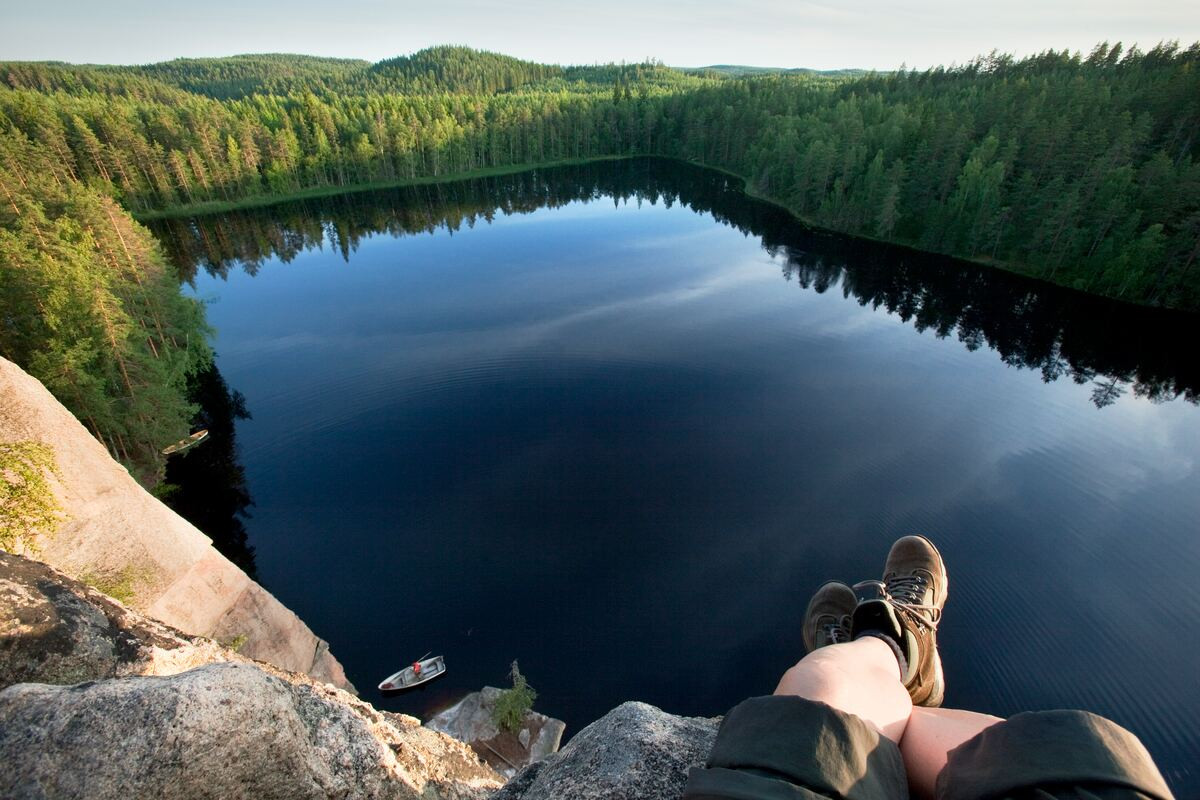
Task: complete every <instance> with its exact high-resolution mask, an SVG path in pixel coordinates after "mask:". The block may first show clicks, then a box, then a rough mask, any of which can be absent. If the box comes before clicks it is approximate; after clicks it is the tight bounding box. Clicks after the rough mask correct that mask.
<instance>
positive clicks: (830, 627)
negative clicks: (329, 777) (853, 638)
mask: <svg viewBox="0 0 1200 800" xmlns="http://www.w3.org/2000/svg"><path fill="white" fill-rule="evenodd" d="M821 629H822V630H823V631H824V632H825V635H826V636H827V637H829V642H830V644H841V643H842V642H848V641H850V618H849V617H834V618H832V619H830V620H829V621H828V622H826V623H824V624H822V625H821Z"/></svg>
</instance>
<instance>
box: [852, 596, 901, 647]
mask: <svg viewBox="0 0 1200 800" xmlns="http://www.w3.org/2000/svg"><path fill="white" fill-rule="evenodd" d="M854 594H855V595H856V596H857V597H858V605H857V606H856V607H855V609H854V616H853V617H851V620H850V632H851V634H852V635H853V636H854V638H856V639H857V638H858V636H859V635H860V634H863V633H866V632H867V631H874V632H876V633H882V634H884V635H886V636H887V637H888V638H890V639H892V640H893V641H895V642H896V644H898V645H900V646H901V647H903V646H904V628H903V627H902V626H901V625H900V620H899V619H897V617H896V611H895V609H894V608H892V604H891V602H890V600H889V597H888V593H887V588H886V587H885V586H884V585H883V584H882V583H880V582H879V581H864V582H862V583H859V584H856V585H855V587H854Z"/></svg>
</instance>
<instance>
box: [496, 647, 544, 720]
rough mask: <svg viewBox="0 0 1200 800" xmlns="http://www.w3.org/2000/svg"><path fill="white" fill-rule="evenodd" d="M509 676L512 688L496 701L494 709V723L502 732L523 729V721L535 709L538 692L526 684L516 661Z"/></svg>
mask: <svg viewBox="0 0 1200 800" xmlns="http://www.w3.org/2000/svg"><path fill="white" fill-rule="evenodd" d="M509 675H510V676H511V677H512V688H511V689H506V690H505V691H503V692H502V693H501V694H500V697H498V698H497V699H496V705H495V706H494V707H493V708H492V721H493V722H495V723H496V725H497V726H499V727H500V729H501V730H505V731H509V732H512V731H515V730H517V729H518V728H520V727H521V721H522V720H523V719H525V715H526V714H527V713H529V710H530V709H532V708H533V701H534V700H536V699H537V692H535V691H534V690H533V687H532V686H530V685H529V684H528V683H526V682H525V676H524V675H522V674H521V670H520V668H519V667H518V666H517V662H516V661H514V662H512V669H511V670H510V671H509Z"/></svg>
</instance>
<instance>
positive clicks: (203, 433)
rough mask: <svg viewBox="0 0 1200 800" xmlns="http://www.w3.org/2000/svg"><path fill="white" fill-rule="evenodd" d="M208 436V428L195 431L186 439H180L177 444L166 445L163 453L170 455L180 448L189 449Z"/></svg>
mask: <svg viewBox="0 0 1200 800" xmlns="http://www.w3.org/2000/svg"><path fill="white" fill-rule="evenodd" d="M207 438H208V429H207V428H206V429H204V430H200V431H196V432H195V433H193V434H192V435H191V436H189V437H187V438H186V439H180V440H179V441H178V442H176V443H175V444H173V445H169V446H167V447H164V448H163V449H162V452H163V455H164V456H169V455H171V454H172V453H178V452H179V451H180V450H187V449H188V448H189V447H191V446H192V445H196V444H200V442H203V441H204V440H205V439H207Z"/></svg>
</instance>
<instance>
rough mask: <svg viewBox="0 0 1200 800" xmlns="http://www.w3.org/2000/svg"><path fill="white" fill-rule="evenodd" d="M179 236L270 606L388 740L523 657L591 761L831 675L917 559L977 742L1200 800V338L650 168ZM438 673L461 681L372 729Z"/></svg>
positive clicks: (292, 214)
mask: <svg viewBox="0 0 1200 800" xmlns="http://www.w3.org/2000/svg"><path fill="white" fill-rule="evenodd" d="M614 194H615V195H618V196H619V197H618V198H617V199H614V196H613V195H614ZM447 223H448V224H449V227H447ZM452 229H453V230H452ZM159 233H160V236H163V237H164V238H165V239H166V240H167V242H168V243H169V245H170V246H171V247H172V248H173V250H174V252H175V257H176V258H177V259H178V260H179V261H180V262H181V263H182V264H183V265H184V268H185V269H187V268H195V267H196V266H197V265H199V266H200V267H207V269H199V270H198V272H197V274H196V276H195V278H194V291H195V294H196V295H197V296H199V297H201V298H204V299H206V300H207V301H209V302H210V306H209V319H210V321H211V322H212V324H213V325H214V326H215V327H216V329H217V336H216V343H215V346H216V350H217V352H218V354H219V358H218V366H219V367H220V369H221V371H222V373H223V374H224V377H225V379H226V380H227V381H228V383H229V384H230V386H232V387H234V388H235V389H237V390H240V391H241V392H242V393H243V394H244V395H245V397H246V402H247V406H248V408H249V410H250V412H251V413H252V414H253V419H252V420H250V421H246V422H242V423H240V425H239V429H238V430H239V437H240V442H241V455H242V460H243V462H244V464H245V468H246V473H247V477H248V484H249V488H250V491H251V494H252V495H253V497H254V500H255V503H256V505H255V507H254V508H253V512H252V513H253V517H252V518H251V519H249V520H248V521H246V527H247V529H248V531H249V536H250V542H251V544H253V546H254V547H255V548H256V550H257V566H258V573H259V575H260V577H261V579H262V581H263V582H264V583H265V584H266V585H267V587H268V588H269V589H270V590H271V591H272V592H273V593H274V594H275V595H277V596H278V597H279V598H280V599H281V600H282V601H283V602H284V603H286V604H287V605H289V606H290V607H291V608H293V609H294V610H295V611H296V612H297V613H298V614H299V615H300V616H301V617H302V618H303V619H304V620H305V621H306V622H307V623H308V624H309V625H310V626H311V627H312V628H313V630H315V631H316V632H317V633H318V634H319V635H320V636H323V637H325V638H327V639H328V640H329V641H330V643H331V646H332V650H333V652H334V653H335V655H337V656H338V657H339V658H340V659H341V661H342V662H343V663H344V665H345V666H346V669H347V673H348V675H349V677H350V678H351V680H353V681H354V683H355V684H356V685H357V686H358V687H359V688H360V690H362V691H363V694H364V696H365V697H367V699H369V700H371V701H372V702H375V703H376V704H378V705H380V706H381V707H384V708H389V709H392V710H399V711H405V712H408V713H414V714H417V715H419V716H423V715H426V714H427V713H429V712H431V711H433V710H435V709H436V708H438V707H439V706H441V705H444V704H446V703H448V702H450V701H451V700H453V699H455V698H456V697H457V696H458V695H460V694H462V693H463V692H466V691H470V690H474V689H477V688H478V687H479V686H481V685H484V684H493V685H500V684H501V683H502V681H503V680H504V679H505V675H506V673H507V669H508V665H509V662H510V661H512V660H513V659H519V660H520V664H521V668H522V671H523V672H524V673H525V674H526V675H527V676H528V678H529V681H530V683H531V684H532V685H533V686H534V687H535V688H536V689H537V691H538V692H539V695H540V697H539V700H538V703H537V706H538V708H539V709H540V710H543V711H545V712H546V713H548V714H551V715H555V716H558V717H561V718H562V719H564V720H566V721H567V723H568V725H569V731H578V730H579V728H581V727H582V726H583V725H585V724H586V723H588V722H590V721H591V720H593V719H595V718H596V717H598V716H600V715H601V714H603V713H604V712H605V711H607V710H608V709H610V708H611V707H613V706H614V705H616V704H618V703H620V702H621V701H623V700H627V699H638V700H644V701H647V702H649V703H653V704H655V705H658V706H661V707H662V708H664V709H666V710H668V711H671V712H675V713H679V714H689V715H714V714H719V713H723V712H724V711H725V710H726V709H727V708H728V707H729V706H730V705H732V704H734V703H735V702H737V701H738V700H739V699H741V698H743V697H745V696H748V695H753V694H762V693H769V692H770V691H771V690H772V689H773V688H774V685H775V681H776V680H777V678H778V675H779V674H780V673H781V672H782V671H783V670H784V669H786V668H787V667H788V666H789V665H790V664H791V663H793V662H794V661H795V660H796V659H797V658H799V657H800V655H801V654H802V644H801V636H800V614H801V613H802V612H803V609H804V605H805V603H806V602H807V600H808V597H809V595H810V594H811V592H812V591H813V590H814V589H815V588H816V587H817V586H818V585H819V584H820V583H821V582H822V581H824V580H825V579H828V578H840V579H843V580H846V581H857V580H863V579H866V578H874V577H878V576H879V573H880V571H881V568H882V561H883V558H884V556H885V554H886V552H887V548H888V546H889V544H890V543H891V541H892V540H893V539H895V538H896V537H898V536H900V535H903V534H906V533H910V532H920V533H924V534H926V535H927V536H930V537H931V538H932V539H934V541H935V542H936V543H937V544H938V546H939V548H940V549H941V551H942V553H943V554H944V556H945V558H946V561H947V563H948V566H949V570H950V573H951V583H952V589H951V595H950V601H949V604H948V606H947V609H946V615H945V618H944V622H943V625H942V628H941V635H940V636H939V640H940V642H941V647H942V653H943V659H944V662H945V666H946V673H947V680H948V694H947V703H946V704H947V705H948V706H956V707H967V708H972V709H976V710H980V711H986V712H991V713H996V714H1001V715H1006V714H1011V713H1014V712H1016V711H1019V710H1024V709H1038V708H1054V707H1080V708H1086V709H1090V710H1093V711H1096V712H1098V713H1101V714H1104V715H1107V716H1109V717H1112V718H1114V719H1116V720H1117V721H1119V722H1120V723H1122V724H1124V725H1126V726H1127V727H1129V728H1131V729H1133V730H1134V731H1135V732H1137V733H1138V734H1139V735H1141V736H1142V737H1143V739H1144V740H1145V741H1146V742H1147V744H1148V746H1149V747H1150V748H1151V751H1152V752H1153V753H1154V754H1155V756H1156V758H1157V759H1158V761H1159V763H1160V766H1161V767H1162V769H1163V771H1164V773H1166V774H1167V775H1168V776H1169V778H1170V780H1171V781H1172V782H1173V784H1174V786H1175V787H1176V788H1177V790H1178V791H1180V793H1181V794H1187V793H1189V792H1195V791H1200V776H1198V774H1197V771H1196V768H1195V766H1194V764H1195V759H1196V756H1197V754H1198V753H1200V732H1198V727H1197V723H1196V720H1197V719H1198V718H1200V691H1198V690H1197V684H1196V677H1195V676H1196V671H1197V667H1198V661H1200V658H1198V657H1200V614H1198V612H1200V595H1198V593H1197V591H1196V588H1195V586H1196V581H1195V576H1196V574H1197V569H1198V568H1200V537H1198V536H1197V520H1200V470H1198V468H1197V457H1198V456H1200V408H1198V407H1197V406H1196V404H1195V402H1194V400H1195V398H1196V396H1197V387H1198V386H1200V380H1198V371H1197V363H1196V357H1195V355H1194V354H1193V352H1192V347H1191V346H1190V343H1194V342H1195V341H1196V339H1195V336H1196V334H1197V332H1198V331H1200V325H1198V324H1197V322H1198V321H1197V319H1196V318H1188V317H1180V316H1176V315H1168V314H1163V313H1162V312H1158V313H1153V312H1145V311H1140V310H1137V309H1131V308H1128V307H1124V306H1120V305H1117V304H1111V303H1105V302H1099V301H1094V300H1090V299H1088V298H1085V297H1083V296H1081V295H1076V294H1072V293H1068V292H1065V291H1062V290H1057V289H1053V288H1051V287H1046V286H1042V285H1040V284H1035V283H1033V282H1030V281H1025V280H1021V279H1018V278H1015V277H1012V276H1006V275H1003V274H1001V273H996V272H990V271H987V270H982V269H977V268H974V267H969V266H966V265H961V264H955V263H953V262H948V261H943V260H938V259H931V258H926V257H922V256H919V255H917V254H915V253H911V252H907V251H902V250H894V249H889V248H882V247H877V246H872V245H867V244H862V243H855V242H851V241H848V240H844V239H841V238H838V237H833V236H829V235H820V234H814V233H813V232H810V231H806V230H804V229H803V228H802V227H801V226H799V225H798V224H796V223H794V222H792V221H791V220H790V219H789V218H787V217H786V215H783V214H782V213H781V212H779V211H777V210H776V209H773V208H772V207H770V206H766V205H764V204H760V203H756V202H752V201H750V200H747V199H746V198H744V197H742V196H741V195H740V194H739V193H737V192H736V191H734V189H733V188H732V187H731V186H729V185H728V183H727V182H726V181H725V179H724V178H722V177H720V176H717V175H713V174H712V173H704V172H700V171H698V170H693V169H685V168H682V167H678V166H671V165H667V164H663V163H654V162H634V163H632V164H624V165H612V166H608V167H595V168H589V169H582V170H578V169H577V170H560V171H549V172H541V173H535V174H531V175H526V176H518V177H515V178H507V179H495V180H493V181H481V182H474V183H467V184H456V185H453V186H446V187H425V188H422V189H414V190H406V191H397V192H391V193H382V194H374V195H357V196H354V197H347V198H338V199H333V200H328V201H314V202H311V203H306V204H291V205H288V206H283V207H280V208H278V209H271V210H267V211H258V212H254V213H247V214H241V215H229V216H226V217H217V218H206V219H203V220H197V221H191V222H188V223H174V224H173V225H166V226H162V227H160V228H159ZM316 245H319V246H316ZM1189 397H1190V399H1189ZM430 650H432V651H435V652H438V653H443V654H444V655H445V657H446V662H447V665H448V667H449V674H448V676H447V677H446V678H445V679H443V680H441V681H440V682H438V683H435V684H433V685H432V686H431V687H430V688H429V689H427V690H425V691H424V692H422V693H419V694H416V695H411V696H408V697H404V698H400V699H387V700H385V699H381V698H380V697H379V696H378V695H377V693H376V692H375V690H374V688H373V687H374V685H375V684H376V683H377V682H378V681H379V680H381V679H382V678H383V677H384V676H385V675H387V674H388V673H389V672H391V671H393V670H394V669H396V668H398V667H399V666H401V665H402V664H404V663H406V662H408V661H411V660H412V659H413V658H415V657H417V656H420V655H421V654H422V653H425V652H426V651H430Z"/></svg>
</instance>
